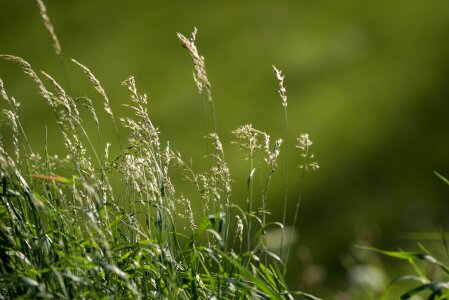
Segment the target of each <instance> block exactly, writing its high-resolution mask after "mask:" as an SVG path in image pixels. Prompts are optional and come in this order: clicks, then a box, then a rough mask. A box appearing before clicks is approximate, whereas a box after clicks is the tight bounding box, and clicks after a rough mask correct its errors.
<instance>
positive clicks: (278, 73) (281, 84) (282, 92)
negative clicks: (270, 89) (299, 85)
mask: <svg viewBox="0 0 449 300" xmlns="http://www.w3.org/2000/svg"><path fill="white" fill-rule="evenodd" d="M273 70H274V73H275V74H276V78H277V80H278V83H279V89H278V90H277V92H278V93H279V96H280V97H281V101H282V107H283V108H284V109H287V94H286V93H287V90H286V89H285V87H284V75H282V71H281V70H279V69H277V68H276V67H275V66H273Z"/></svg>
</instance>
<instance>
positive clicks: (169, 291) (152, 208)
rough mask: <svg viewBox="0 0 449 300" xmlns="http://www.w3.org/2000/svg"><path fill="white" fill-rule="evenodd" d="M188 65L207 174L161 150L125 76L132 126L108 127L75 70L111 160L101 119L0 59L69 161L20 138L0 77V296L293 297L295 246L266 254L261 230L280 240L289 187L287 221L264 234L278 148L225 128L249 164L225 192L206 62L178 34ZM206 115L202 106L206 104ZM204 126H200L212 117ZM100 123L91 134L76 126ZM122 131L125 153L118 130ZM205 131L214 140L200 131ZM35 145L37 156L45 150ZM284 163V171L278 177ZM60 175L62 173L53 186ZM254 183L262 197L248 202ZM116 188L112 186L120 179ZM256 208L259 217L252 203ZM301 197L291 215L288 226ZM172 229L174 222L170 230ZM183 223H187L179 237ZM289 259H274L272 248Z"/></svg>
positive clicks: (310, 165) (226, 176)
mask: <svg viewBox="0 0 449 300" xmlns="http://www.w3.org/2000/svg"><path fill="white" fill-rule="evenodd" d="M37 3H38V8H39V10H40V12H41V16H42V18H43V21H44V25H45V26H46V28H47V29H48V31H49V33H50V35H51V37H52V39H53V44H54V49H55V53H56V55H57V56H58V57H59V59H60V61H61V65H62V68H64V64H63V59H62V50H61V46H60V44H59V41H58V39H57V37H56V34H55V31H54V28H53V26H52V25H51V22H50V19H49V17H48V15H47V12H46V9H45V5H44V4H43V2H42V1H40V0H37ZM178 38H179V40H180V42H181V45H182V46H183V47H184V48H185V49H186V50H187V52H188V53H189V54H190V56H191V58H192V60H193V65H194V73H193V74H194V81H195V83H196V86H197V88H198V92H199V98H200V101H201V103H202V105H203V118H204V129H203V130H204V132H205V133H206V152H207V155H206V159H207V160H208V164H209V168H208V169H206V170H204V171H197V170H194V168H193V167H192V166H191V164H190V163H188V162H187V161H186V160H185V159H184V158H183V157H182V155H181V154H180V153H179V152H177V151H175V150H174V149H172V148H171V147H170V144H169V142H168V141H162V140H161V139H160V136H159V130H158V128H157V127H156V125H155V124H154V123H153V122H152V120H151V117H150V115H149V114H148V110H147V107H148V99H147V96H146V95H145V94H144V93H141V92H140V91H139V90H138V88H137V84H136V81H135V79H134V77H132V76H131V77H129V78H128V79H127V80H125V81H123V83H122V85H123V86H124V88H126V89H127V90H128V92H129V97H130V102H129V103H128V104H126V105H124V107H126V108H127V109H128V110H129V111H130V113H131V116H127V117H125V116H123V117H121V116H117V115H116V114H115V113H114V112H113V111H112V109H111V107H110V102H109V97H108V95H107V93H106V91H105V90H104V89H103V87H102V85H101V83H100V81H99V80H98V79H97V78H96V77H95V75H94V74H93V73H92V72H91V70H90V69H89V68H88V67H86V66H84V65H83V64H81V63H80V62H78V61H77V60H74V59H72V62H73V63H74V64H75V65H77V66H78V67H79V68H80V71H81V72H83V73H84V75H85V76H86V79H87V80H88V81H90V82H91V83H92V86H93V88H94V89H95V90H96V91H97V92H98V94H99V95H100V96H101V98H102V99H103V103H104V110H105V111H106V113H107V115H108V117H109V118H110V119H111V121H112V123H113V125H114V130H115V132H116V136H117V139H116V141H115V142H113V144H116V145H118V148H120V149H121V150H120V152H119V153H118V154H114V156H112V155H111V154H110V153H109V149H110V146H111V144H110V143H103V142H102V141H101V132H102V129H101V127H100V120H99V118H98V117H97V112H96V110H95V108H94V106H93V105H92V101H91V100H90V99H88V98H85V97H82V98H75V97H72V96H71V95H70V93H69V92H67V91H66V90H65V89H64V88H63V85H61V84H59V83H58V82H57V81H56V80H55V79H54V78H53V77H52V76H50V75H49V74H47V73H45V72H41V73H40V74H38V73H36V72H35V71H34V70H33V68H32V67H31V65H30V64H29V63H28V62H27V61H25V60H24V59H22V58H20V57H17V56H13V55H0V58H2V59H4V60H6V61H9V62H12V63H15V64H17V65H18V66H19V67H20V68H21V69H22V70H23V72H24V74H26V75H27V76H28V77H29V78H30V79H31V80H32V81H33V82H34V84H35V85H36V87H37V89H38V92H39V94H40V95H41V96H42V97H43V98H44V100H45V102H46V103H47V105H49V106H50V107H51V109H52V110H53V112H54V115H55V117H56V120H57V125H58V126H59V129H60V132H61V133H62V136H63V143H64V146H65V150H66V153H65V155H64V156H63V157H59V156H57V155H55V154H52V153H50V152H49V150H48V147H47V141H48V139H51V138H52V137H47V140H46V141H44V142H43V145H41V146H40V147H39V148H44V149H45V151H44V153H39V152H37V151H34V150H33V148H34V147H33V146H32V145H30V143H29V142H28V139H27V135H26V132H25V131H24V130H23V127H22V125H21V121H20V115H19V106H20V103H19V102H18V101H17V100H16V99H14V97H11V96H10V95H9V94H8V93H7V89H6V88H5V87H4V84H3V81H1V80H0V92H1V98H2V101H3V103H4V104H6V105H5V107H6V108H5V109H4V110H3V116H4V118H5V120H6V122H3V123H2V125H3V124H4V125H7V126H8V127H9V133H8V134H7V135H6V136H5V137H4V138H2V139H1V142H0V179H1V183H0V186H1V188H0V199H1V202H0V216H1V218H0V244H1V245H0V271H1V275H0V295H1V296H2V297H3V298H7V299H10V298H20V299H36V298H43V299H55V298H56V299H72V298H79V299H104V298H119V299H122V298H124V299H126V298H135V299H140V298H143V299H253V298H265V299H293V298H294V297H295V296H303V297H306V298H310V299H316V298H315V297H314V296H312V295H309V294H306V293H302V292H300V291H290V290H289V289H288V288H287V286H286V284H285V280H284V275H285V272H286V269H287V268H288V265H287V262H288V257H289V253H290V247H291V245H292V243H291V240H292V235H290V236H289V237H285V238H284V233H282V242H281V245H279V248H280V249H281V250H280V254H277V253H274V252H272V251H270V250H268V248H269V247H268V245H267V239H266V232H267V230H268V228H270V227H273V226H277V227H280V228H281V229H282V232H284V225H283V223H286V222H287V220H285V209H286V208H285V207H286V206H287V192H288V186H287V185H286V186H285V199H284V219H283V223H279V222H275V223H268V222H267V220H266V214H267V213H268V210H269V199H268V195H269V194H268V191H269V187H270V181H271V179H272V176H273V175H274V174H275V172H276V171H277V170H278V163H277V161H278V158H279V155H280V153H281V150H282V139H277V140H276V141H274V142H272V141H271V139H270V136H269V135H268V134H266V133H265V132H262V131H260V130H257V129H255V128H253V127H252V126H251V125H243V126H241V127H239V128H237V129H236V130H234V131H233V133H234V135H235V141H234V143H235V144H237V145H238V146H239V147H240V148H241V150H242V158H244V159H248V160H249V161H250V165H251V167H250V170H248V171H249V172H248V174H249V175H248V181H247V183H233V182H232V177H231V172H230V170H229V167H228V164H227V162H226V159H225V152H224V147H223V145H222V143H221V141H220V138H219V135H218V132H217V129H216V128H217V126H216V118H215V108H214V101H213V97H212V86H211V84H210V82H209V80H208V78H207V74H206V68H205V64H204V58H203V57H202V56H201V55H200V54H199V53H198V50H197V48H196V45H195V38H196V29H195V31H194V32H193V33H192V36H191V37H190V38H187V37H185V36H184V35H182V34H178ZM275 75H276V78H277V80H278V82H279V94H280V97H281V104H282V105H281V106H280V108H281V107H282V109H284V112H285V120H286V127H285V128H286V136H287V135H288V122H287V97H286V90H285V88H284V84H283V78H284V77H283V75H282V73H281V72H280V71H279V70H278V69H276V68H275ZM207 105H208V106H209V109H206V107H205V106H207ZM209 113H210V119H211V120H212V124H207V121H206V120H207V119H208V116H207V115H206V114H209ZM87 118H92V119H93V121H94V123H95V124H96V126H97V129H96V132H94V133H90V132H88V130H86V128H85V120H86V119H87ZM120 126H123V127H125V128H126V129H127V130H128V132H129V136H128V137H127V140H126V143H125V142H124V141H123V137H121V136H120V135H119V134H118V132H119V130H118V128H119V127H120ZM209 127H211V128H212V130H211V131H210V130H209V129H208V128H209ZM311 145H312V143H311V141H310V139H309V137H308V135H306V134H302V135H301V136H300V137H299V138H298V140H297V145H296V148H297V150H298V153H299V161H300V163H299V165H300V167H301V168H302V170H303V171H302V172H303V174H305V172H306V171H308V170H310V169H316V168H318V164H317V163H316V162H314V158H313V155H312V154H311V153H310V151H309V148H310V146H311ZM42 146H43V147H42ZM287 166H288V162H287V164H286V166H285V177H286V182H287V180H288V169H287ZM61 174H67V175H64V176H62V175H61ZM176 176H182V177H183V178H184V180H186V181H188V182H191V184H192V185H193V186H194V187H195V189H196V193H197V194H196V195H193V196H192V197H195V199H201V201H202V205H201V206H202V208H203V209H202V211H200V212H196V211H193V209H192V204H191V200H190V199H188V198H187V197H186V196H185V195H184V193H183V192H182V191H181V192H180V191H178V190H176V189H175V186H174V180H172V178H173V177H176ZM255 177H259V179H260V180H259V181H260V189H261V190H260V195H259V194H258V193H255V192H254V181H255ZM117 178H118V180H116V179H117ZM234 184H246V186H247V195H246V206H245V207H240V206H239V205H238V203H235V202H234V200H233V199H235V198H236V197H234V195H233V194H232V186H233V185H234ZM259 196H260V198H261V199H260V203H261V206H260V207H257V203H259V202H256V201H255V200H256V197H259ZM299 202H300V198H298V201H297V206H296V210H295V217H294V220H293V226H294V225H295V223H296V221H297V215H298V208H299ZM179 220H181V221H182V222H180V221H179ZM182 224H187V225H186V226H184V227H183V226H182ZM285 247H286V248H287V249H286V253H283V252H282V251H283V250H282V249H284V248H285Z"/></svg>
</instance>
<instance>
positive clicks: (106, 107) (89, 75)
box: [72, 58, 113, 117]
mask: <svg viewBox="0 0 449 300" xmlns="http://www.w3.org/2000/svg"><path fill="white" fill-rule="evenodd" d="M72 62H73V63H74V64H76V65H77V66H79V67H80V68H81V69H82V70H83V73H84V75H85V76H86V77H87V79H89V81H90V82H91V83H92V85H93V86H94V88H95V90H96V91H97V92H98V93H99V94H100V95H101V96H102V97H103V99H104V110H105V111H106V112H107V113H108V114H109V115H110V116H111V117H113V114H112V109H111V106H110V104H109V98H108V96H107V95H106V92H105V91H104V89H103V87H102V86H101V84H100V81H99V80H98V79H97V78H96V77H95V76H94V74H93V73H92V72H91V71H90V69H89V68H88V67H86V66H85V65H83V64H81V63H80V62H78V61H77V60H76V59H74V58H72Z"/></svg>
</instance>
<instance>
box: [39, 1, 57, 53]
mask: <svg viewBox="0 0 449 300" xmlns="http://www.w3.org/2000/svg"><path fill="white" fill-rule="evenodd" d="M36 3H37V6H38V8H39V12H40V14H41V18H42V21H43V22H44V26H45V28H46V29H47V30H48V32H49V33H50V36H51V39H52V40H53V48H54V49H55V53H56V55H58V56H59V55H61V44H59V40H58V37H57V36H56V33H55V29H54V27H53V24H52V23H51V21H50V18H49V17H48V14H47V8H46V7H45V4H44V1H42V0H36Z"/></svg>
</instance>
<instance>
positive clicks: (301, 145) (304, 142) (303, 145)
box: [296, 133, 313, 151]
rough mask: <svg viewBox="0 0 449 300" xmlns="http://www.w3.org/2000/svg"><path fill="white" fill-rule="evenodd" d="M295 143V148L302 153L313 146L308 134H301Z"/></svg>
mask: <svg viewBox="0 0 449 300" xmlns="http://www.w3.org/2000/svg"><path fill="white" fill-rule="evenodd" d="M296 141H297V143H296V148H297V149H299V150H303V151H307V149H308V148H309V147H310V146H312V144H313V143H312V141H311V140H310V138H309V134H307V133H301V134H300V135H299V137H298V138H297V139H296Z"/></svg>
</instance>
